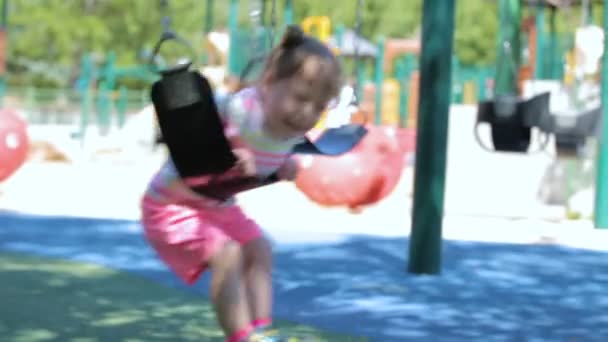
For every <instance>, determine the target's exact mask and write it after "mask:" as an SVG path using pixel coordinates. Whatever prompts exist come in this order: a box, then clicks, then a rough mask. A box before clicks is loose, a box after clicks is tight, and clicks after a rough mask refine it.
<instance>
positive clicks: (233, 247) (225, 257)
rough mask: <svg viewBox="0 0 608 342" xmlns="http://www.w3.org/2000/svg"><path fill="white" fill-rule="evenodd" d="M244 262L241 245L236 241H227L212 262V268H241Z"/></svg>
mask: <svg viewBox="0 0 608 342" xmlns="http://www.w3.org/2000/svg"><path fill="white" fill-rule="evenodd" d="M242 262H243V251H242V248H241V245H239V244H238V243H237V242H235V241H231V240H229V241H227V242H226V243H224V244H223V245H222V247H220V248H219V249H218V251H217V252H216V253H215V254H214V255H213V257H212V258H211V261H210V266H211V268H215V269H226V268H233V267H236V266H239V267H240V265H241V264H242Z"/></svg>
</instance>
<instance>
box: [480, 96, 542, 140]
mask: <svg viewBox="0 0 608 342" xmlns="http://www.w3.org/2000/svg"><path fill="white" fill-rule="evenodd" d="M550 96H551V95H550V93H549V92H545V93H542V94H539V95H536V96H533V97H531V98H529V99H521V98H518V97H513V96H503V97H497V98H496V99H494V100H490V101H484V102H480V103H479V105H478V107H477V124H479V123H482V122H485V123H489V124H490V126H491V134H492V143H493V145H494V148H495V149H496V150H497V151H503V152H526V151H527V150H528V148H529V147H530V139H531V129H532V127H534V126H538V125H539V123H540V121H541V119H542V118H544V117H546V116H547V115H548V113H549V100H550Z"/></svg>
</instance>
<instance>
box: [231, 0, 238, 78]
mask: <svg viewBox="0 0 608 342" xmlns="http://www.w3.org/2000/svg"><path fill="white" fill-rule="evenodd" d="M238 23H239V0H230V10H229V13H228V33H229V34H230V41H231V42H232V44H230V48H229V51H228V72H229V73H231V74H235V73H237V66H238V62H239V60H238V59H239V56H238V55H237V53H236V52H237V51H238V47H237V44H235V43H236V39H237V35H238V33H237V29H238Z"/></svg>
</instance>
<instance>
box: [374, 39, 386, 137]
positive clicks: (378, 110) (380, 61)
mask: <svg viewBox="0 0 608 342" xmlns="http://www.w3.org/2000/svg"><path fill="white" fill-rule="evenodd" d="M383 84H384V37H381V38H380V40H379V41H378V56H376V107H375V111H374V123H375V124H376V125H379V124H381V123H382V93H383V91H382V90H383Z"/></svg>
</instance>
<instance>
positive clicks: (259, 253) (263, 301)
mask: <svg viewBox="0 0 608 342" xmlns="http://www.w3.org/2000/svg"><path fill="white" fill-rule="evenodd" d="M243 254H244V279H245V284H246V288H247V294H248V300H249V307H250V312H251V316H252V317H253V324H254V325H257V326H264V325H269V324H270V323H271V317H272V276H271V272H272V252H271V248H270V244H269V243H268V241H267V240H266V239H264V238H263V237H259V238H257V239H255V240H253V241H250V242H248V243H247V244H245V245H244V246H243Z"/></svg>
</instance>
